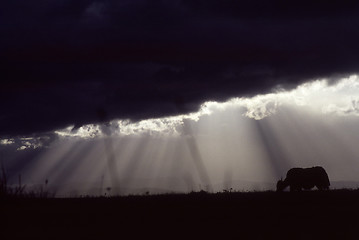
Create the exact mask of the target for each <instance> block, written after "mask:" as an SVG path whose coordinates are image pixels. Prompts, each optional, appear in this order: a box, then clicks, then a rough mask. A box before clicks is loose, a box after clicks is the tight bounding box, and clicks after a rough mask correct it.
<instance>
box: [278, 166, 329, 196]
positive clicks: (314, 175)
mask: <svg viewBox="0 0 359 240" xmlns="http://www.w3.org/2000/svg"><path fill="white" fill-rule="evenodd" d="M288 186H289V188H290V191H291V192H293V191H301V190H302V189H306V190H309V189H311V188H313V187H315V186H316V187H317V188H318V189H319V190H328V189H329V186H330V182H329V178H328V174H327V172H326V171H325V170H324V168H322V167H319V166H317V167H311V168H292V169H290V170H289V171H288V172H287V177H286V179H284V181H283V180H282V179H281V180H279V181H278V182H277V191H279V192H281V191H283V190H284V189H285V188H286V187H288Z"/></svg>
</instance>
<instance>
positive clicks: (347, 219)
mask: <svg viewBox="0 0 359 240" xmlns="http://www.w3.org/2000/svg"><path fill="white" fill-rule="evenodd" d="M0 203H1V206H0V210H1V219H0V221H1V225H0V227H1V231H0V239H19V238H21V239H22V238H23V239H25V238H26V239H110V238H111V239H121V238H122V239H140V238H146V239H208V238H211V239H358V237H359V191H358V190H335V191H334V190H332V191H327V192H319V191H311V192H301V193H289V192H285V193H275V192H249V193H237V192H234V193H217V194H206V193H191V194H186V195H181V194H179V195H177V194H172V195H159V196H134V197H112V198H76V199H36V198H20V199H0ZM124 236H126V237H124Z"/></svg>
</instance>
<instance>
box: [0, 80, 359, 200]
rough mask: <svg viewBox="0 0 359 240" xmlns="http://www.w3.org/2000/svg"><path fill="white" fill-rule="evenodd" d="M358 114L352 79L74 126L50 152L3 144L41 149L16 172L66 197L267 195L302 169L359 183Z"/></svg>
mask: <svg viewBox="0 0 359 240" xmlns="http://www.w3.org/2000/svg"><path fill="white" fill-rule="evenodd" d="M358 116H359V78H358V77H357V76H356V75H353V76H350V77H348V78H343V79H341V80H338V81H336V82H335V83H332V84H329V83H328V81H327V80H316V81H312V82H308V83H305V84H303V85H300V86H298V87H297V88H295V89H293V90H291V91H284V90H278V89H277V90H276V92H273V93H269V94H264V95H258V96H255V97H252V98H233V99H230V100H228V101H227V102H223V103H218V102H206V103H203V105H202V106H201V108H200V111H199V112H197V113H191V114H188V115H180V116H172V117H166V118H158V119H147V120H143V121H139V122H130V121H128V120H113V121H111V122H109V123H108V124H106V125H99V124H89V125H85V126H82V127H79V128H76V129H75V128H74V127H73V126H69V127H68V128H65V129H61V130H57V131H55V132H54V133H55V134H56V135H57V138H56V139H55V140H54V141H52V142H51V143H48V145H47V146H46V147H42V146H43V145H44V141H45V140H43V138H41V137H37V138H36V139H35V138H31V137H27V138H20V139H0V145H1V146H2V147H3V148H5V147H10V146H12V145H16V146H17V149H18V150H22V149H20V148H21V147H22V146H27V147H26V148H24V149H23V150H22V151H16V152H19V154H20V152H24V151H31V150H39V149H41V148H42V151H41V153H40V154H38V155H37V156H36V158H34V160H32V162H31V164H30V166H28V167H27V168H26V169H20V168H19V169H16V170H17V171H18V172H19V173H21V174H23V176H24V177H23V179H24V181H27V182H28V184H29V185H31V184H39V183H42V182H44V181H45V179H49V186H53V187H54V188H55V186H56V188H57V191H58V194H59V195H61V194H65V195H66V194H71V192H73V193H74V194H75V193H77V194H86V193H91V194H104V193H106V194H131V193H144V192H146V191H150V192H156V191H176V192H189V191H193V190H194V191H197V190H200V189H209V188H208V186H210V187H211V190H213V191H221V190H223V189H229V188H233V189H235V190H261V189H269V188H271V187H273V183H274V182H275V181H276V180H278V179H279V178H280V177H284V176H285V173H286V171H287V170H288V169H289V168H291V167H296V166H300V167H310V166H314V165H321V166H324V168H325V169H327V171H328V174H329V177H330V179H331V180H332V181H344V180H345V181H359V176H358V175H357V174H356V173H357V171H356V170H357V169H359V161H358V156H359V149H358V148H357V147H356V144H357V140H358V137H357V136H359V127H358ZM34 139H35V140H36V141H35V140H34ZM33 140H34V141H33ZM32 142H34V144H36V145H31V143H32ZM29 144H30V145H29ZM39 151H40V150H39ZM111 159H112V160H111ZM15 162H16V161H14V163H13V164H15ZM6 164H7V165H10V166H11V164H12V163H11V162H9V161H7V163H6ZM13 168H14V169H15V167H13ZM13 175H14V176H15V175H16V174H13ZM113 175H115V177H114V176H113ZM114 179H117V180H114ZM117 181H118V182H117ZM114 182H115V183H114Z"/></svg>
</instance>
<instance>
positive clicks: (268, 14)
mask: <svg viewBox="0 0 359 240" xmlns="http://www.w3.org/2000/svg"><path fill="white" fill-rule="evenodd" d="M0 22H1V24H0V31H1V33H2V34H1V35H2V36H1V39H0V52H1V57H0V79H1V83H0V109H1V114H0V126H1V127H0V135H2V136H14V135H18V134H21V135H22V134H30V133H36V132H43V131H51V130H55V129H60V128H65V127H67V126H69V125H74V126H75V127H80V126H82V125H83V124H89V123H97V122H103V121H107V120H110V119H115V118H118V119H131V120H140V119H147V118H154V117H161V116H168V115H177V114H179V113H187V112H192V111H196V110H198V108H199V106H200V104H202V103H203V102H205V101H208V100H217V101H224V100H227V99H229V98H232V97H241V96H247V95H255V94H258V93H265V92H267V91H269V90H271V89H272V88H274V87H277V86H278V85H281V86H282V87H285V88H292V87H295V86H297V85H298V84H299V83H302V82H304V81H307V80H311V79H317V78H319V77H327V78H329V79H332V80H335V79H337V78H338V77H339V76H341V75H342V74H345V75H347V74H348V73H355V72H358V67H359V54H358V53H359V51H358V50H359V47H358V42H359V31H358V29H359V3H357V1H330V2H328V1H289V2H285V1H259V0H258V1H230V0H222V1H219V0H218V1H215V0H189V1H187V0H182V1H181V0H175V1H174V0H171V1H160V0H158V1H153V0H131V1H127V0H122V1H115V0H108V1H90V0H79V1H70V0H57V1H47V0H46V1H45V0H35V1H24V0H12V1H6V2H4V3H2V6H1V8H0Z"/></svg>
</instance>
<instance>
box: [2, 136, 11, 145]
mask: <svg viewBox="0 0 359 240" xmlns="http://www.w3.org/2000/svg"><path fill="white" fill-rule="evenodd" d="M14 143H15V140H14V139H13V138H4V139H0V145H10V144H14Z"/></svg>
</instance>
